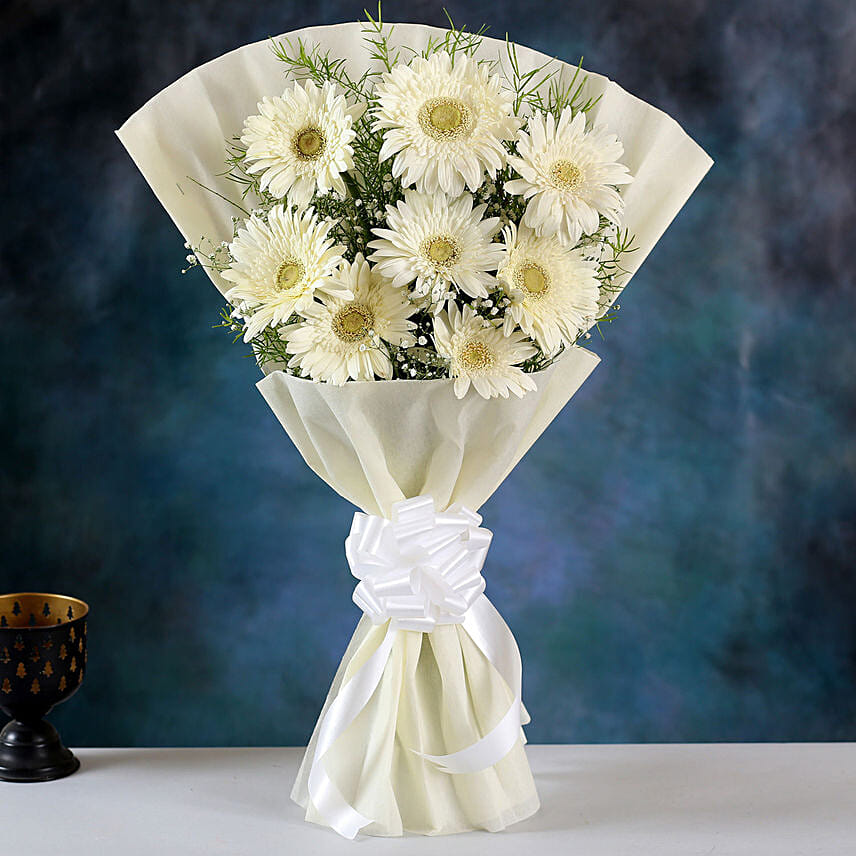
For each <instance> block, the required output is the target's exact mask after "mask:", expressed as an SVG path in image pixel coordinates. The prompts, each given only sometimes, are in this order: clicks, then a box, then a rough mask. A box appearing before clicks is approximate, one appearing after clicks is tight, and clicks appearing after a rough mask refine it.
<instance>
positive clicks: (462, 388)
mask: <svg viewBox="0 0 856 856" xmlns="http://www.w3.org/2000/svg"><path fill="white" fill-rule="evenodd" d="M434 344H435V345H436V347H437V353H439V354H440V355H441V356H444V357H446V358H447V359H448V360H449V374H450V375H451V376H452V377H453V378H455V395H456V396H457V397H458V398H463V397H464V396H465V395H466V393H467V390H468V389H469V388H470V384H471V383H472V385H473V386H474V387H475V388H476V392H478V394H479V395H481V396H482V397H483V398H494V397H496V396H498V395H501V396H502V397H503V398H508V393H509V392H513V393H514V394H515V395H516V396H517V397H518V398H522V397H523V394H524V393H525V392H527V391H528V390H533V389H535V388H536V386H535V381H534V380H532V378H531V377H530V376H529V375H527V374H524V372H523V371H522V370H521V369H520V368H518V363H522V362H523V361H524V360H527V359H529V357H533V356H535V354H536V353H537V351H536V349H535V348H534V347H533V345H532V343H531V342H530V341H528V340H527V339H526V338H525V337H524V336H523V334H522V333H520V332H516V333H511V334H510V335H508V336H506V335H504V334H503V332H502V330H499V329H497V328H496V327H494V326H493V324H491V323H490V322H489V321H487V320H486V319H484V318H482V317H480V316H479V315H476V313H475V312H473V310H472V307H470V306H469V305H465V306H464V308H463V312H462V311H461V310H460V309H459V308H458V305H457V303H452V304H450V306H449V311H448V313H446V312H443V313H441V314H440V315H438V316H437V317H436V318H435V319H434Z"/></svg>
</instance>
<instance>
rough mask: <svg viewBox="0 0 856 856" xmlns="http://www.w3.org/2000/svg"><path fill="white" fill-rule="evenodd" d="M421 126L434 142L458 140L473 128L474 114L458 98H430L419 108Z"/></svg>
mask: <svg viewBox="0 0 856 856" xmlns="http://www.w3.org/2000/svg"><path fill="white" fill-rule="evenodd" d="M418 117H419V125H420V126H421V128H422V130H423V131H424V132H425V133H426V134H427V135H428V136H429V137H431V138H432V139H434V140H457V139H459V138H460V137H463V136H466V135H467V134H469V132H470V131H471V130H472V127H473V113H472V110H470V108H469V107H467V105H466V104H464V102H463V101H459V100H458V99H457V98H429V99H428V100H427V101H426V102H425V103H424V104H423V105H422V106H421V107H420V108H419V114H418Z"/></svg>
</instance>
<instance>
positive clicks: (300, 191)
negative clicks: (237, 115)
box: [241, 81, 363, 205]
mask: <svg viewBox="0 0 856 856" xmlns="http://www.w3.org/2000/svg"><path fill="white" fill-rule="evenodd" d="M257 109H258V111H259V113H258V115H256V116H250V117H249V118H248V119H247V120H246V121H245V122H244V132H243V134H242V135H241V142H242V143H243V144H244V145H245V146H246V147H247V155H246V160H247V162H248V163H249V164H250V165H249V166H248V167H247V171H248V172H249V173H252V174H255V173H258V172H260V173H261V174H262V175H261V188H262V190H268V191H269V192H270V194H271V195H272V196H275V197H276V198H277V199H283V198H285V196H286V195H288V200H289V202H292V203H294V204H296V205H305V204H306V203H307V202H309V200H310V199H311V198H312V195H313V194H314V193H315V191H316V190H317V191H318V193H327V192H328V191H329V190H331V189H335V190H337V191H338V192H339V193H341V194H342V195H344V194H345V183H344V181H343V180H342V175H341V174H342V173H343V172H347V171H348V170H351V169H353V168H354V149H353V147H352V145H351V143H352V142H353V140H354V137H355V132H354V129H353V127H352V125H353V122H354V120H355V119H356V118H357V117H358V116H359V115H360V113H361V112H362V109H363V108H362V107H349V106H348V104H347V102H346V101H345V99H344V97H343V96H341V95H336V94H335V91H334V88H333V85H332V84H331V83H325V84H324V85H323V86H322V87H321V88H320V89H319V88H318V87H317V86H316V85H315V84H314V83H312V81H306V82H305V83H302V84H301V83H295V84H294V86H293V87H292V88H291V89H288V90H286V91H285V92H284V93H283V95H282V97H281V98H280V97H279V96H274V97H273V98H265V99H264V100H262V101H261V102H259V105H258V108H257Z"/></svg>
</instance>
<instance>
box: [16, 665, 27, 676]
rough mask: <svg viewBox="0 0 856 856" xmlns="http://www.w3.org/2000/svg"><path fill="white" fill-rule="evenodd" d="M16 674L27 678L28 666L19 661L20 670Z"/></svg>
mask: <svg viewBox="0 0 856 856" xmlns="http://www.w3.org/2000/svg"><path fill="white" fill-rule="evenodd" d="M15 674H16V675H17V676H18V677H19V678H26V677H27V667H26V666H25V665H24V664H23V663H18V670H17V671H16V672H15Z"/></svg>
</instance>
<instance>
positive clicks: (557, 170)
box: [550, 160, 583, 190]
mask: <svg viewBox="0 0 856 856" xmlns="http://www.w3.org/2000/svg"><path fill="white" fill-rule="evenodd" d="M550 178H552V179H553V184H555V185H556V187H558V188H559V189H560V190H576V189H577V188H578V187H579V186H580V185H581V184H582V183H583V174H582V170H580V168H579V167H578V166H577V165H576V164H575V163H571V162H570V161H568V160H557V161H556V162H555V163H554V164H553V166H552V167H550Z"/></svg>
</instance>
